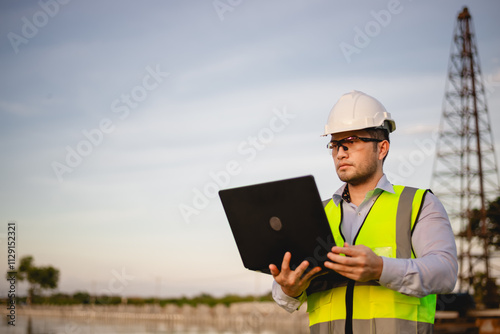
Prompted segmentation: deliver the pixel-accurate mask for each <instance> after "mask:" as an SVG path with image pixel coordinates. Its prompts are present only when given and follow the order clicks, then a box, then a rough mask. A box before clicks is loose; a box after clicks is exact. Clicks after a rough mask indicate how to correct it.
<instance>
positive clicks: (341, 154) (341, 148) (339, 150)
mask: <svg viewBox="0 0 500 334" xmlns="http://www.w3.org/2000/svg"><path fill="white" fill-rule="evenodd" d="M346 156H347V147H345V146H342V145H339V147H338V148H337V159H340V158H343V157H346Z"/></svg>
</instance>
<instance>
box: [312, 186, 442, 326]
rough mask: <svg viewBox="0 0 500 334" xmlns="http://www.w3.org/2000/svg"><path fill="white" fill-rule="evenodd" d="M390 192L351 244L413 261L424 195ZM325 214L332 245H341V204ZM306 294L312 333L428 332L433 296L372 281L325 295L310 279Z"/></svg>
mask: <svg viewBox="0 0 500 334" xmlns="http://www.w3.org/2000/svg"><path fill="white" fill-rule="evenodd" d="M394 191H395V193H394V194H392V193H389V192H385V191H384V192H383V193H382V194H380V196H379V197H378V198H377V200H376V201H375V203H374V204H373V206H372V208H371V209H370V212H369V213H368V215H367V216H366V218H365V220H364V222H363V223H362V225H361V227H360V229H359V231H358V233H357V235H356V236H355V238H354V240H353V244H354V245H365V246H367V247H370V248H371V249H372V250H373V251H374V252H375V253H376V254H377V255H380V256H385V257H390V258H415V254H414V252H413V250H412V246H411V233H412V231H413V228H414V227H415V222H416V221H417V220H418V215H419V213H420V210H421V207H422V204H423V200H424V197H425V193H426V192H427V191H426V190H423V189H415V188H410V187H403V186H394ZM325 211H326V214H327V217H328V220H329V222H330V228H331V230H332V234H333V236H334V239H335V243H336V244H337V245H343V244H344V240H345V238H344V236H343V235H342V231H341V228H340V226H341V222H342V202H340V203H339V205H338V206H337V205H335V203H334V202H333V200H331V201H330V202H329V203H328V204H327V205H326V207H325ZM331 287H333V286H331ZM329 288H330V287H329ZM307 294H308V297H307V311H308V312H309V323H310V326H311V333H353V332H355V333H431V332H432V327H433V323H434V314H435V310H436V296H435V295H429V296H426V297H424V298H417V297H411V296H406V295H403V294H401V293H399V292H396V291H393V290H390V289H388V288H385V287H383V286H380V284H378V283H377V282H375V281H371V282H364V283H361V282H355V281H353V280H349V282H348V283H347V284H343V285H340V286H335V287H333V288H331V289H329V290H324V291H314V281H313V282H312V283H311V286H310V289H308V291H307Z"/></svg>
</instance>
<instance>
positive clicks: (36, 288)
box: [17, 256, 59, 303]
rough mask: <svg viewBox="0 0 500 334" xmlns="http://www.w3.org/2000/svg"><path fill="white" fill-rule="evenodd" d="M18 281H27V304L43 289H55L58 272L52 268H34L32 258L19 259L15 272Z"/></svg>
mask: <svg viewBox="0 0 500 334" xmlns="http://www.w3.org/2000/svg"><path fill="white" fill-rule="evenodd" d="M17 279H18V280H19V281H24V280H27V281H28V283H29V284H30V287H29V289H28V303H30V302H31V301H33V297H34V296H36V295H37V294H39V293H40V292H41V291H42V290H43V289H55V288H56V287H57V282H58V281H59V270H58V269H55V268H54V267H52V266H46V267H35V265H34V264H33V257H32V256H25V257H23V258H21V261H20V264H19V268H18V271H17Z"/></svg>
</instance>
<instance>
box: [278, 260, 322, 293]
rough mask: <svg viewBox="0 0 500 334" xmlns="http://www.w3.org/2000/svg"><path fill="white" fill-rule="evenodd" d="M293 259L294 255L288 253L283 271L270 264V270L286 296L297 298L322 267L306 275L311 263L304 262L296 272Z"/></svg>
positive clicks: (283, 264)
mask: <svg viewBox="0 0 500 334" xmlns="http://www.w3.org/2000/svg"><path fill="white" fill-rule="evenodd" d="M291 258H292V254H291V253H290V252H286V253H285V256H283V263H282V264H281V271H279V269H278V267H276V265H274V264H270V265H269V269H270V270H271V274H272V275H273V277H274V280H275V281H276V283H278V284H279V285H281V290H283V292H284V293H285V294H286V295H288V296H290V297H294V298H297V297H298V296H300V295H301V294H302V292H304V290H305V289H307V287H308V286H309V283H311V281H312V279H313V278H315V277H316V276H317V274H318V273H319V272H320V271H321V267H315V268H313V269H312V270H311V271H309V272H308V273H307V274H305V275H304V272H305V270H306V269H307V267H308V266H309V262H307V261H303V262H302V263H301V264H300V265H299V266H298V267H297V268H296V269H295V270H291V269H290V259H291Z"/></svg>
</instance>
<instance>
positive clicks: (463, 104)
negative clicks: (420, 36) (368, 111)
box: [431, 7, 499, 293]
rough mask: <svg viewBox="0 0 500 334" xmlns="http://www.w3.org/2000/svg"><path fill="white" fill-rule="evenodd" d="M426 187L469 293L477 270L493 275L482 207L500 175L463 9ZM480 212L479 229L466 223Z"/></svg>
mask: <svg viewBox="0 0 500 334" xmlns="http://www.w3.org/2000/svg"><path fill="white" fill-rule="evenodd" d="M442 108H443V109H442V112H443V113H442V117H441V124H440V129H439V137H438V138H439V139H438V143H437V150H436V159H435V161H434V167H433V177H432V182H431V184H432V186H431V188H432V189H433V191H434V192H435V194H436V195H437V196H438V197H439V198H440V199H441V201H442V202H443V204H444V205H445V207H446V209H447V211H448V214H449V216H450V219H451V221H452V225H453V229H454V232H455V234H456V237H457V247H458V255H459V273H458V274H459V277H458V279H459V290H460V291H461V292H469V293H470V292H472V291H471V290H472V288H473V286H474V283H475V279H476V276H475V275H476V274H477V273H484V275H485V276H486V278H487V279H489V278H494V277H495V276H497V275H496V273H493V272H492V267H491V266H490V257H491V249H490V246H489V245H488V240H489V238H488V229H487V217H486V208H487V205H488V202H489V201H491V200H493V199H494V198H496V197H497V196H498V195H499V179H498V168H497V163H496V156H495V152H494V145H493V143H494V142H493V135H492V132H491V127H490V120H489V115H488V108H487V104H486V94H485V89H484V84H483V79H482V75H481V70H480V67H479V57H478V51H477V46H476V42H475V34H474V31H473V26H472V18H471V15H470V14H469V11H468V9H467V7H464V8H463V10H462V12H461V13H459V14H458V17H457V22H456V25H455V29H454V36H453V42H452V47H451V54H450V59H449V64H448V78H447V83H446V89H445V95H444V101H443V107H442ZM475 209H476V219H477V210H479V226H480V232H479V233H478V232H477V230H475V231H474V230H473V229H472V227H471V218H472V215H473V212H474V211H475Z"/></svg>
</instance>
